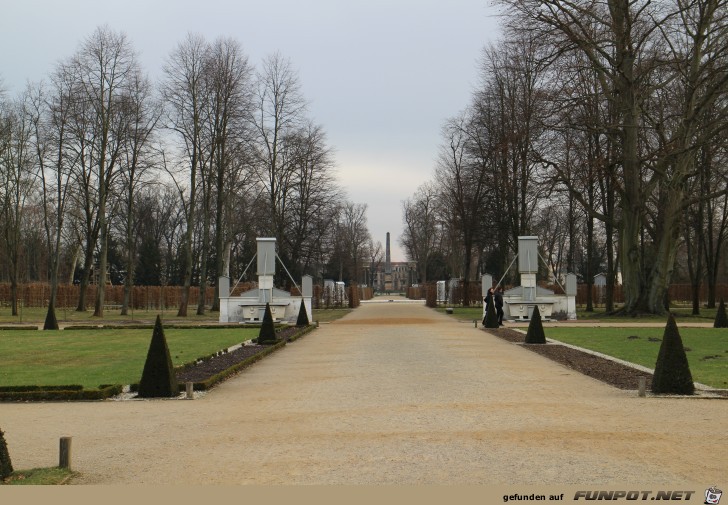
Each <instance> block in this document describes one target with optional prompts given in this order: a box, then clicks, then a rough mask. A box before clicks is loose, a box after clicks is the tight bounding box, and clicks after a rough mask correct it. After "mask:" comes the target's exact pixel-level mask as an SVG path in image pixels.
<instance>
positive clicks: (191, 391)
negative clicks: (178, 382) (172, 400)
mask: <svg viewBox="0 0 728 505" xmlns="http://www.w3.org/2000/svg"><path fill="white" fill-rule="evenodd" d="M185 388H186V390H187V399H188V400H192V399H194V397H195V393H194V391H195V384H194V383H193V382H186V383H185Z"/></svg>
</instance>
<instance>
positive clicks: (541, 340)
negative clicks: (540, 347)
mask: <svg viewBox="0 0 728 505" xmlns="http://www.w3.org/2000/svg"><path fill="white" fill-rule="evenodd" d="M526 343H527V344H545V343H546V334H545V333H544V332H543V323H542V322H541V311H540V310H538V305H536V306H535V307H534V308H533V315H532V316H531V321H530V322H529V323H528V331H527V332H526Z"/></svg>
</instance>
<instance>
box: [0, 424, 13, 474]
mask: <svg viewBox="0 0 728 505" xmlns="http://www.w3.org/2000/svg"><path fill="white" fill-rule="evenodd" d="M12 474H13V463H12V461H10V452H8V444H7V443H6V442H5V433H3V430H0V481H2V480H4V479H7V478H8V477H10V476H11V475H12Z"/></svg>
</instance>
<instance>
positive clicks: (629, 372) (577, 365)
mask: <svg viewBox="0 0 728 505" xmlns="http://www.w3.org/2000/svg"><path fill="white" fill-rule="evenodd" d="M485 331H487V332H488V333H490V334H492V335H495V336H496V337H500V338H502V339H504V340H508V341H509V342H513V343H517V344H523V348H524V349H528V350H529V351H533V352H535V353H538V354H540V355H542V356H545V357H547V358H549V359H551V360H553V361H556V362H557V363H560V364H562V365H564V366H566V367H567V368H570V369H572V370H575V371H577V372H579V373H582V374H584V375H588V376H589V377H593V378H595V379H597V380H600V381H602V382H606V383H607V384H609V385H611V386H614V387H616V388H619V389H637V388H638V384H639V378H640V377H645V378H646V380H647V387H648V388H649V386H650V384H651V383H652V374H651V373H648V372H643V371H642V370H638V369H636V368H632V367H630V366H627V365H623V364H621V363H617V362H616V361H612V360H609V359H606V358H602V357H599V356H595V355H593V354H590V353H588V352H584V351H580V350H578V349H573V348H571V347H567V346H565V345H561V344H524V340H525V335H524V334H523V333H521V332H518V331H515V330H512V329H509V328H498V329H488V330H485Z"/></svg>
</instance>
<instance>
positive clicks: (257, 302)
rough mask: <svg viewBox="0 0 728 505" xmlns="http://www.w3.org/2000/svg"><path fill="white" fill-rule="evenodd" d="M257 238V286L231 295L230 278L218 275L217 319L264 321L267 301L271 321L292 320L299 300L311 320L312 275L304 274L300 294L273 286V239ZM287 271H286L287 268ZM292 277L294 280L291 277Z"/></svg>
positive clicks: (274, 248)
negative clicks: (218, 301)
mask: <svg viewBox="0 0 728 505" xmlns="http://www.w3.org/2000/svg"><path fill="white" fill-rule="evenodd" d="M256 241H257V253H256V259H257V275H258V287H257V288H256V289H252V290H250V291H246V292H245V293H242V294H240V295H239V296H230V279H228V278H227V277H220V280H219V283H220V284H219V286H220V289H219V292H220V322H221V323H229V322H238V323H253V324H259V323H261V322H262V321H263V316H264V314H265V305H266V303H267V304H268V305H270V309H271V314H272V315H273V321H274V322H279V323H290V324H295V323H296V320H297V319H298V312H299V310H300V307H301V303H303V304H304V305H305V307H306V313H307V315H308V320H309V321H313V312H312V309H311V298H312V296H313V280H312V278H311V276H309V275H305V276H304V277H303V279H302V281H301V288H300V289H301V295H302V296H291V294H290V293H289V292H287V291H283V290H280V289H276V288H275V287H274V286H273V280H274V278H275V273H276V259H278V255H277V254H276V239H275V238H258V239H256ZM284 268H285V266H284ZM286 272H288V271H287V270H286ZM243 273H244V272H243ZM291 280H292V281H293V279H291ZM294 284H295V281H294Z"/></svg>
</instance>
